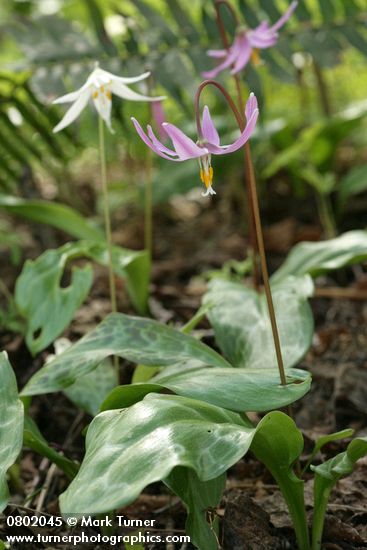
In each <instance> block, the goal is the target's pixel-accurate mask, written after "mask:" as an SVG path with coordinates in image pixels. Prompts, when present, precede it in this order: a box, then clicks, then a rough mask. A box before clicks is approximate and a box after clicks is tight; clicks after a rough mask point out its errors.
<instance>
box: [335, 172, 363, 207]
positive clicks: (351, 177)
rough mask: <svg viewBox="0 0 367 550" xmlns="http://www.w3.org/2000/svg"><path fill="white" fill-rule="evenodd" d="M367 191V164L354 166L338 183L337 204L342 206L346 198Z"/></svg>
mask: <svg viewBox="0 0 367 550" xmlns="http://www.w3.org/2000/svg"><path fill="white" fill-rule="evenodd" d="M365 191H367V165H366V164H364V165H362V166H356V167H355V168H352V169H351V170H350V171H349V172H348V174H347V175H346V176H345V177H344V178H342V179H341V180H340V182H339V183H338V200H339V205H340V206H341V207H343V206H344V205H345V203H346V201H347V199H348V198H349V197H351V196H353V195H358V194H359V193H363V192H365Z"/></svg>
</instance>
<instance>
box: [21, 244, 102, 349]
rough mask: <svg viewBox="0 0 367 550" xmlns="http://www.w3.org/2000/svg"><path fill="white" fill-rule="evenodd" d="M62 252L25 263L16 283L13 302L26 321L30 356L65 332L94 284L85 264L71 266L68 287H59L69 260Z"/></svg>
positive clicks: (90, 271)
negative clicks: (83, 265)
mask: <svg viewBox="0 0 367 550" xmlns="http://www.w3.org/2000/svg"><path fill="white" fill-rule="evenodd" d="M64 251H65V248H64V247H63V248H61V249H58V250H48V251H46V252H44V253H43V254H42V255H41V256H40V257H39V258H37V260H27V261H26V262H25V264H24V267H23V271H22V273H21V274H20V276H19V277H18V279H17V282H16V287H15V302H16V305H17V308H18V310H19V312H20V313H21V315H22V316H23V317H24V318H25V319H26V322H27V327H26V343H27V346H28V348H29V349H30V351H31V352H32V354H36V353H38V352H39V351H41V350H42V349H44V348H45V347H47V346H48V345H49V344H50V343H51V342H53V340H54V339H55V338H56V337H57V336H58V335H59V334H60V333H61V332H62V331H63V330H64V328H65V327H66V326H67V325H68V324H69V323H70V321H71V320H72V318H73V317H74V314H75V311H76V310H77V309H78V307H79V306H80V305H81V304H82V303H83V301H84V300H85V298H86V297H87V296H88V293H89V291H90V288H91V286H92V283H93V270H92V267H91V266H90V265H86V266H85V267H82V268H81V267H73V268H72V274H71V280H70V284H69V286H68V287H66V288H62V287H61V286H60V285H61V279H62V276H63V273H64V270H65V267H66V264H67V261H68V260H69V257H70V255H69V254H68V253H67V252H66V251H65V252H64Z"/></svg>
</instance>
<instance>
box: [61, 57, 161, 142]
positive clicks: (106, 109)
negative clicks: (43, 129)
mask: <svg viewBox="0 0 367 550" xmlns="http://www.w3.org/2000/svg"><path fill="white" fill-rule="evenodd" d="M149 75H150V73H149V72H146V73H143V74H141V75H139V76H133V77H127V78H125V77H122V76H116V75H114V74H112V73H110V72H108V71H104V70H103V69H101V68H100V67H96V68H95V69H94V71H93V72H92V73H91V74H90V75H89V77H88V79H87V81H86V83H85V84H84V85H83V86H82V87H81V88H79V90H76V91H75V92H71V93H70V94H66V95H63V96H62V97H59V98H58V99H55V101H54V103H72V106H71V107H70V109H69V110H68V111H66V113H65V116H64V118H63V119H62V120H61V122H59V124H58V125H57V126H56V127H55V128H54V132H59V131H60V130H63V129H64V128H66V126H68V125H69V124H71V123H72V122H74V120H75V119H76V118H78V116H79V115H80V113H81V112H82V110H83V109H84V107H85V106H86V105H87V103H88V101H89V100H90V99H92V101H93V103H94V106H95V108H96V109H97V112H98V114H99V115H100V117H101V118H102V119H103V120H104V122H105V123H106V124H107V126H108V128H109V130H110V131H111V132H112V127H111V108H112V95H113V94H115V95H117V96H119V97H121V98H122V99H127V100H129V101H161V100H162V99H165V97H149V96H146V95H142V94H138V93H137V92H135V91H134V90H131V89H130V88H129V87H128V86H127V84H134V83H135V82H140V81H141V80H144V79H145V78H147V77H148V76H149Z"/></svg>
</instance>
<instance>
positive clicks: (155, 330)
mask: <svg viewBox="0 0 367 550" xmlns="http://www.w3.org/2000/svg"><path fill="white" fill-rule="evenodd" d="M111 355H118V356H120V357H124V358H125V359H128V360H129V361H132V362H134V363H143V364H145V365H153V366H156V365H170V364H173V363H175V362H177V361H179V360H185V359H198V360H200V361H202V363H203V364H206V365H211V366H215V367H227V366H228V367H230V365H229V364H228V363H227V362H226V361H225V359H223V358H222V357H221V356H220V355H219V354H218V353H216V352H215V351H214V350H212V349H211V348H209V347H208V346H206V345H205V344H202V343H201V342H199V341H198V340H196V339H195V338H192V337H191V336H189V335H187V334H183V333H182V332H180V331H178V330H175V329H173V328H171V327H167V326H166V325H162V324H161V323H158V322H157V321H153V320H151V319H144V318H141V317H132V316H128V315H124V314H122V313H116V314H110V315H108V317H106V318H105V319H104V321H102V323H100V324H99V325H98V326H97V327H96V328H95V329H94V330H92V331H91V332H90V333H89V334H86V335H85V336H84V337H83V338H81V340H79V342H77V343H76V344H74V345H73V346H71V347H70V348H69V349H67V350H66V351H65V352H64V353H62V354H60V355H59V356H57V357H56V358H55V359H54V360H53V361H51V362H50V363H48V364H46V365H45V366H44V367H43V368H42V369H41V370H40V371H38V372H37V373H36V374H35V375H34V376H33V377H32V378H31V380H30V381H29V382H28V384H27V385H26V387H25V388H24V390H23V392H22V393H23V395H36V394H40V393H48V392H53V391H58V390H60V389H64V388H66V387H68V386H70V385H71V384H73V383H74V382H75V380H77V378H79V377H81V376H83V375H85V374H87V373H88V372H90V371H92V370H93V369H95V368H96V367H97V366H98V365H99V364H100V363H101V362H102V361H103V359H105V358H106V357H109V356H111Z"/></svg>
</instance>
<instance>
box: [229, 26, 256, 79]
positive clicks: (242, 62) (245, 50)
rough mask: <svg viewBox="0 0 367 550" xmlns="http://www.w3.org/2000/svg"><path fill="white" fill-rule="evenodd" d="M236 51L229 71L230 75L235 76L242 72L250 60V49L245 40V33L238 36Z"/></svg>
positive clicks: (247, 41)
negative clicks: (234, 59)
mask: <svg viewBox="0 0 367 550" xmlns="http://www.w3.org/2000/svg"><path fill="white" fill-rule="evenodd" d="M237 50H238V53H237V56H236V61H235V64H234V65H233V69H232V70H231V74H236V73H238V72H240V71H242V69H243V68H244V67H245V66H246V65H247V63H248V62H249V60H250V57H251V52H252V48H251V44H250V42H249V40H248V38H247V33H243V34H241V35H240V36H239V38H238V46H237Z"/></svg>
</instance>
